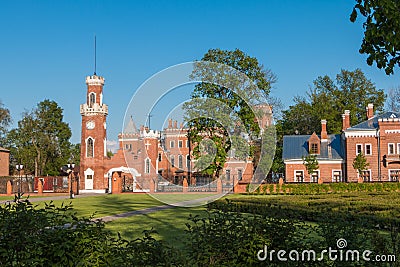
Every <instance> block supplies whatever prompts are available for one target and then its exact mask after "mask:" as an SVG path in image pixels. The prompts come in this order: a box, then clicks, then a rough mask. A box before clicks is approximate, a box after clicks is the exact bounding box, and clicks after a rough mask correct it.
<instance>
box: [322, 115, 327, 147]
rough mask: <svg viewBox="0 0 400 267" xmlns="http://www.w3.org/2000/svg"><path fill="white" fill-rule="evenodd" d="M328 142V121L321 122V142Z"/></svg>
mask: <svg viewBox="0 0 400 267" xmlns="http://www.w3.org/2000/svg"><path fill="white" fill-rule="evenodd" d="M327 141H328V132H327V131H326V120H321V142H327Z"/></svg>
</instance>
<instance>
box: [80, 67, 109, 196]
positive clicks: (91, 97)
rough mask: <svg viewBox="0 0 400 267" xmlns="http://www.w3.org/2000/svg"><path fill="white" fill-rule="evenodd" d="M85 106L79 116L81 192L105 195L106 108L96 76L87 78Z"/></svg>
mask: <svg viewBox="0 0 400 267" xmlns="http://www.w3.org/2000/svg"><path fill="white" fill-rule="evenodd" d="M86 85H87V94H86V103H85V104H82V105H80V113H81V115H82V135H81V162H80V177H81V178H80V179H81V180H80V183H79V185H80V186H79V187H80V190H92V191H101V192H104V189H105V188H107V187H108V184H107V183H108V180H107V177H104V174H105V169H104V160H105V158H106V157H107V150H106V137H107V133H106V117H107V114H108V106H107V105H106V104H104V103H103V86H104V78H103V77H101V76H97V75H96V74H94V75H92V76H87V77H86Z"/></svg>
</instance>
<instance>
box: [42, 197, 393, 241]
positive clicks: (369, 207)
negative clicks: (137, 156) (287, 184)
mask: <svg viewBox="0 0 400 267" xmlns="http://www.w3.org/2000/svg"><path fill="white" fill-rule="evenodd" d="M207 196H209V195H207V194H193V195H190V196H188V195H184V194H159V195H156V197H157V198H159V199H161V198H162V200H163V201H166V202H168V203H175V202H179V201H182V200H187V199H196V198H204V197H207ZM225 198H229V199H232V200H233V201H250V202H253V201H255V202H260V203H262V204H263V205H264V204H265V205H267V206H268V207H276V206H281V207H283V208H285V209H290V210H292V211H293V212H304V211H305V210H315V209H316V208H317V209H318V210H321V211H324V212H332V213H334V212H335V211H337V210H340V211H344V210H346V211H349V212H350V211H351V212H356V213H358V214H364V213H368V212H373V213H376V214H378V215H381V216H384V217H386V216H392V214H396V216H398V215H399V214H400V194H399V193H379V194H378V193H361V192H359V193H346V194H324V195H279V196H278V195H265V196H264V195H257V196H254V195H228V196H226V197H225ZM46 202H47V203H48V202H49V201H46ZM53 203H54V204H55V205H56V206H59V205H61V204H62V203H64V204H68V203H72V205H73V207H74V210H75V211H76V212H77V214H78V215H79V216H85V217H88V216H90V215H92V214H95V217H103V216H107V215H114V214H120V213H125V212H129V211H134V210H141V209H146V208H149V207H155V206H160V205H165V204H164V202H160V201H159V200H157V199H155V198H153V197H152V196H150V195H147V194H120V195H106V194H102V195H98V196H89V197H81V198H76V199H72V200H70V199H64V200H55V201H53ZM34 204H35V205H36V204H37V205H39V207H41V206H43V205H44V202H43V201H40V202H34ZM205 211H206V208H205V206H199V207H190V208H188V207H173V208H171V209H166V210H161V211H157V212H152V213H149V214H144V215H135V216H131V217H127V218H122V219H118V220H114V221H112V222H108V223H106V229H108V230H110V231H112V232H114V233H115V234H116V233H117V232H119V233H120V234H121V235H122V236H123V237H124V238H126V239H135V238H138V237H142V236H143V234H142V232H143V230H150V229H152V228H153V229H155V230H156V231H157V232H158V233H157V234H155V235H154V237H156V238H157V239H161V240H165V241H167V242H169V243H170V244H173V245H174V246H176V247H178V248H182V247H183V246H184V242H183V240H184V238H185V230H186V225H185V223H187V222H188V217H189V216H190V215H204V214H205ZM389 211H390V212H389Z"/></svg>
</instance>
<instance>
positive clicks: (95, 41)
mask: <svg viewBox="0 0 400 267" xmlns="http://www.w3.org/2000/svg"><path fill="white" fill-rule="evenodd" d="M96 56H97V55H96V34H95V35H94V75H96V60H97V58H96Z"/></svg>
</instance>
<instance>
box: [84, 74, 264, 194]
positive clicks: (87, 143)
mask: <svg viewBox="0 0 400 267" xmlns="http://www.w3.org/2000/svg"><path fill="white" fill-rule="evenodd" d="M86 84H87V98H86V102H85V103H84V104H82V105H81V106H80V113H81V115H82V133H81V134H82V135H81V163H80V180H79V188H80V191H83V192H85V191H87V192H105V191H111V192H120V191H122V189H125V190H128V191H149V190H155V191H157V184H164V185H165V184H168V183H173V184H177V185H182V184H184V183H187V184H188V185H202V184H206V182H207V181H205V180H204V178H202V177H197V176H196V175H195V174H194V173H193V172H191V170H192V168H193V164H192V161H191V156H190V155H191V153H190V144H189V141H188V138H187V135H186V134H187V129H185V128H184V125H183V124H178V122H177V121H173V120H171V119H169V121H168V127H167V128H165V129H164V130H162V131H156V130H152V129H148V128H147V127H144V126H140V127H139V128H137V127H136V125H135V123H134V120H133V118H131V119H130V121H129V123H127V124H126V127H125V129H124V131H123V132H122V133H120V134H119V135H118V139H119V149H118V151H117V152H116V153H115V154H114V155H113V156H112V157H107V147H106V142H107V131H106V128H107V124H106V118H107V115H108V106H107V105H106V104H105V103H104V102H103V86H104V78H103V77H101V76H97V75H92V76H88V77H86ZM268 112H269V114H270V115H271V113H272V112H271V109H270V108H269V109H268ZM270 118H272V116H270ZM270 121H271V120H268V121H263V122H262V123H264V124H265V123H270ZM252 173H253V164H252V160H251V159H250V158H249V159H248V160H246V161H244V160H239V159H237V158H235V156H234V155H231V156H230V157H229V158H228V159H227V162H226V163H225V166H224V169H223V174H224V178H225V183H226V184H228V185H229V184H235V183H237V186H235V190H236V191H244V190H245V188H246V185H247V183H248V182H249V181H250V180H251V178H252ZM152 182H154V183H155V186H156V188H155V189H154V188H153V189H152V188H151V187H152V186H154V183H153V185H152Z"/></svg>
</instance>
